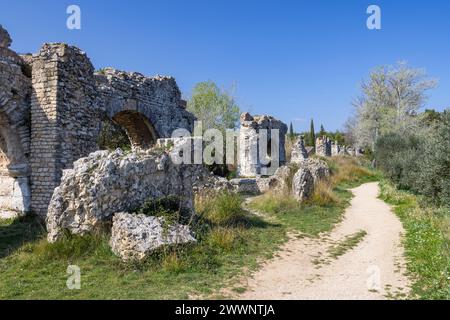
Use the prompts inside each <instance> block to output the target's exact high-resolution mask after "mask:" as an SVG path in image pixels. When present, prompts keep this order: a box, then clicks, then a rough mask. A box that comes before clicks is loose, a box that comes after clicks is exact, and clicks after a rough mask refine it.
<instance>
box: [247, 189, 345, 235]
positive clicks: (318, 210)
mask: <svg viewBox="0 0 450 320" xmlns="http://www.w3.org/2000/svg"><path fill="white" fill-rule="evenodd" d="M334 193H335V195H336V197H337V198H338V199H339V201H338V203H336V204H330V205H326V206H320V205H314V204H311V203H307V204H299V203H298V202H297V201H296V200H295V199H294V198H293V197H290V196H282V197H281V196H279V195H272V194H266V195H263V196H260V197H259V198H257V199H255V200H254V201H252V202H251V203H250V207H251V208H252V209H253V210H256V211H261V212H265V213H269V214H272V215H274V216H275V217H276V218H277V219H278V220H279V221H280V222H281V223H282V224H283V225H285V226H287V227H289V228H290V229H293V230H296V231H300V232H301V233H304V234H306V235H308V236H318V235H319V234H320V233H322V232H328V231H330V230H331V229H332V228H333V227H334V225H335V224H336V223H338V222H340V221H341V219H342V216H343V213H344V211H345V208H347V207H348V205H349V203H350V199H351V197H352V194H351V192H350V191H348V190H346V189H344V188H341V187H336V188H335V189H334Z"/></svg>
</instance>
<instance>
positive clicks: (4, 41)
mask: <svg viewBox="0 0 450 320" xmlns="http://www.w3.org/2000/svg"><path fill="white" fill-rule="evenodd" d="M11 43H12V40H11V37H10V36H9V33H8V31H6V29H4V28H3V27H2V25H1V24H0V48H9V46H10V45H11Z"/></svg>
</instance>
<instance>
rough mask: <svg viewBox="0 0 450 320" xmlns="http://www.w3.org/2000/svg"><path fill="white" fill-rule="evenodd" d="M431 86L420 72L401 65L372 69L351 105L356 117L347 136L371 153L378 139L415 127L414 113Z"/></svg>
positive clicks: (424, 100) (416, 123)
mask: <svg viewBox="0 0 450 320" xmlns="http://www.w3.org/2000/svg"><path fill="white" fill-rule="evenodd" d="M435 85H436V81H435V80H430V79H428V78H427V76H426V73H425V71H424V70H421V69H412V68H409V67H408V66H407V65H406V64H405V63H399V64H397V65H396V66H385V67H379V68H377V69H375V70H374V71H373V72H372V73H371V74H370V77H369V80H366V81H363V82H362V84H361V90H362V94H361V96H360V97H358V98H357V99H356V100H355V101H354V102H353V105H354V107H355V109H356V110H355V111H356V114H355V119H354V123H353V126H352V130H354V132H353V133H352V134H351V136H353V137H354V138H355V140H356V141H355V142H356V144H357V146H358V147H370V148H372V150H373V149H374V147H375V143H376V141H377V139H378V137H380V136H381V135H384V134H387V133H390V132H398V133H399V134H401V133H402V132H404V131H405V130H410V129H411V127H415V126H417V125H418V121H417V117H416V115H417V112H418V110H419V109H421V108H422V107H423V106H424V104H425V102H426V100H427V91H428V90H429V89H431V88H433V87H435Z"/></svg>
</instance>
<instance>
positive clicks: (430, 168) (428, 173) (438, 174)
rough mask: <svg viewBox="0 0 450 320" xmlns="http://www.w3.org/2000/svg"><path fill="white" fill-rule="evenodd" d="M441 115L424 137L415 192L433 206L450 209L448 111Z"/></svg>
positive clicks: (449, 115)
mask: <svg viewBox="0 0 450 320" xmlns="http://www.w3.org/2000/svg"><path fill="white" fill-rule="evenodd" d="M441 115H442V116H441V118H440V119H441V121H438V122H436V123H435V125H434V126H433V129H432V130H431V131H430V133H429V135H428V136H427V137H426V140H425V141H426V143H425V145H424V150H423V155H422V157H421V159H420V160H419V170H418V173H417V181H416V184H417V188H416V190H417V191H420V193H422V194H423V195H425V196H427V197H428V198H429V199H431V200H432V201H433V202H434V203H435V204H439V205H446V206H448V207H450V110H448V111H446V112H443V113H442V114H441Z"/></svg>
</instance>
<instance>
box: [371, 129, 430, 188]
mask: <svg viewBox="0 0 450 320" xmlns="http://www.w3.org/2000/svg"><path fill="white" fill-rule="evenodd" d="M422 142H423V139H421V138H420V137H419V136H418V135H416V134H413V133H410V132H404V133H403V134H400V133H389V134H386V135H384V136H382V137H380V139H378V141H377V144H376V148H375V157H376V159H377V164H378V166H379V168H380V169H381V170H382V171H383V172H384V173H385V175H386V176H387V177H388V178H389V179H391V180H392V181H393V182H394V183H395V184H396V185H397V186H398V187H400V188H404V189H412V187H413V186H414V184H415V180H416V178H417V172H418V169H419V168H418V160H419V157H420V154H421V153H422V150H421V146H422Z"/></svg>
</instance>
